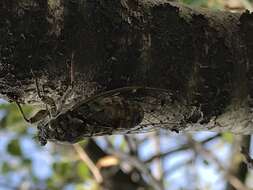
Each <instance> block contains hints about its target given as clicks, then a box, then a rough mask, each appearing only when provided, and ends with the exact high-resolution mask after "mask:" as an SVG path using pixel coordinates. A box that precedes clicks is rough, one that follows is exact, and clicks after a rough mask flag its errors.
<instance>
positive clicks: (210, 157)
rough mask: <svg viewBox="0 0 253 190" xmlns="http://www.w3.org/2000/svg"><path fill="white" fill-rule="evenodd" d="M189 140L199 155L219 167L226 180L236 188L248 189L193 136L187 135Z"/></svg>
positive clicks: (239, 189) (238, 189)
mask: <svg viewBox="0 0 253 190" xmlns="http://www.w3.org/2000/svg"><path fill="white" fill-rule="evenodd" d="M189 142H190V143H191V144H192V146H193V148H194V150H195V151H196V152H198V153H199V154H200V155H202V156H204V157H205V158H206V159H208V160H211V161H213V162H214V163H216V165H217V166H218V167H219V169H220V170H221V171H223V172H224V173H225V178H226V179H227V180H228V182H229V183H230V184H231V185H232V186H233V187H234V188H235V189H237V190H250V189H249V188H248V187H246V186H245V185H244V184H243V183H242V182H241V181H240V180H239V179H238V178H237V177H235V176H234V175H232V174H231V173H229V172H227V170H226V169H225V168H224V166H223V165H222V164H221V163H220V161H219V160H218V159H217V158H216V157H215V156H214V155H213V154H212V153H211V152H210V151H209V150H207V149H205V148H204V147H203V145H201V144H200V143H198V142H196V141H195V140H194V139H193V138H191V137H189Z"/></svg>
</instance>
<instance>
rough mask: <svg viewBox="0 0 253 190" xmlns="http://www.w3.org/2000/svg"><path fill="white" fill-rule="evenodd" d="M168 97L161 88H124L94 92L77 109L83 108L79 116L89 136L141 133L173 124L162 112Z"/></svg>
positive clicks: (169, 94)
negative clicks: (86, 127)
mask: <svg viewBox="0 0 253 190" xmlns="http://www.w3.org/2000/svg"><path fill="white" fill-rule="evenodd" d="M172 99H173V98H172V95H171V93H169V92H168V91H166V90H163V89H156V88H144V87H143V88H141V87H138V88H137V87H136V88H135V87H126V88H121V89H118V90H113V92H112V91H108V92H105V93H104V94H102V95H98V96H97V97H96V98H93V99H92V100H89V101H86V102H85V103H84V104H82V105H80V106H79V109H78V110H79V112H80V110H85V111H83V112H82V113H81V115H82V117H83V120H85V121H86V123H88V125H89V126H90V127H91V130H89V131H90V132H91V133H92V134H90V135H91V136H99V135H104V134H129V133H142V132H149V131H153V130H155V129H157V128H159V127H162V128H165V127H167V126H169V125H174V124H175V121H173V120H171V119H170V118H169V117H168V111H166V110H167V109H170V107H169V106H171V104H172ZM81 108H83V109H81ZM84 108H85V109H84Z"/></svg>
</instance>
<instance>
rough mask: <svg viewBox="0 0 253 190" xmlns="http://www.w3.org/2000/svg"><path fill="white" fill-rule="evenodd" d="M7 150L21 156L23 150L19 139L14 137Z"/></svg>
mask: <svg viewBox="0 0 253 190" xmlns="http://www.w3.org/2000/svg"><path fill="white" fill-rule="evenodd" d="M7 151H8V152H9V153H10V154H11V155H13V156H21V155H22V151H21V148H20V144H19V140H17V139H14V140H12V141H10V143H9V144H8V146H7Z"/></svg>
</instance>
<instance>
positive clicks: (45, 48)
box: [0, 0, 253, 133]
mask: <svg viewBox="0 0 253 190" xmlns="http://www.w3.org/2000/svg"><path fill="white" fill-rule="evenodd" d="M252 23H253V14H252V13H249V12H247V11H246V12H244V13H242V14H239V13H230V12H223V11H211V10H207V9H202V8H198V9H194V8H190V7H187V6H185V5H181V4H178V3H174V2H168V1H166V0H160V1H158V0H147V1H138V0H120V1H119V0H112V1H104V0H86V1H84V0H80V1H76V0H64V1H63V0H56V1H48V2H47V1H46V0H41V1H29V2H27V1H23V0H18V1H14V0H2V1H1V2H0V36H1V37H0V94H1V97H3V98H5V99H6V100H10V101H18V102H21V103H37V104H42V102H41V101H40V100H39V99H38V96H37V91H36V86H35V82H34V80H35V78H37V79H38V82H39V88H40V89H42V87H43V89H44V90H41V91H43V93H45V94H47V95H48V96H50V97H52V98H54V99H59V98H60V97H61V96H62V94H63V92H64V91H66V89H67V87H68V86H69V85H71V83H74V86H75V91H74V99H71V100H70V101H72V102H75V101H77V100H78V99H80V98H81V99H84V98H87V97H90V96H92V95H94V94H98V93H101V92H104V91H107V90H111V89H115V88H120V87H125V86H148V87H154V88H162V89H166V90H168V91H169V92H170V93H171V94H172V99H173V101H172V103H171V104H172V105H171V106H169V108H167V109H171V110H169V111H168V117H170V118H173V120H178V121H179V123H182V122H181V120H183V121H184V122H183V123H184V124H183V125H171V126H168V127H167V128H168V129H171V130H176V131H178V130H180V131H181V130H182V131H187V130H213V131H232V132H236V133H251V132H252V129H253V128H252V127H251V126H252V118H253V116H252V111H251V110H252V105H253V101H252V96H253V88H252V86H253V85H252V82H253V78H252V76H253V71H252V65H253V36H252V32H253V24H252ZM178 115H180V117H179V116H178Z"/></svg>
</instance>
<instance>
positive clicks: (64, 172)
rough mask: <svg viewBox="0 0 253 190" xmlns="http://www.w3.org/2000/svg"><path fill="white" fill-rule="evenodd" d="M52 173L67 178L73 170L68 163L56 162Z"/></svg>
mask: <svg viewBox="0 0 253 190" xmlns="http://www.w3.org/2000/svg"><path fill="white" fill-rule="evenodd" d="M53 168H54V171H55V172H56V173H57V174H58V175H61V176H68V174H69V173H71V172H72V171H73V170H72V168H71V166H70V163H68V162H57V163H54V164H53Z"/></svg>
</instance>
